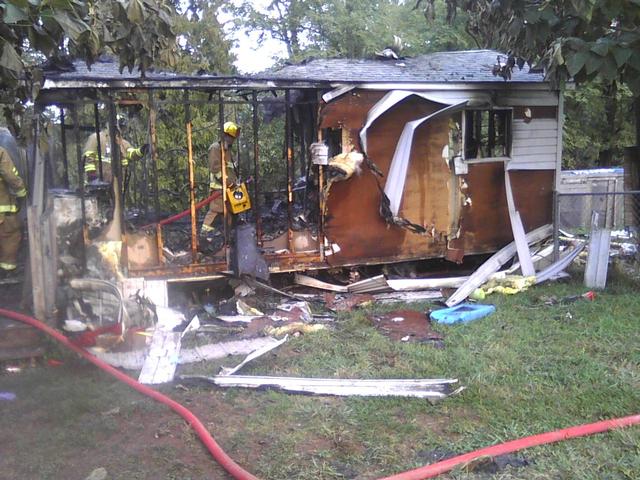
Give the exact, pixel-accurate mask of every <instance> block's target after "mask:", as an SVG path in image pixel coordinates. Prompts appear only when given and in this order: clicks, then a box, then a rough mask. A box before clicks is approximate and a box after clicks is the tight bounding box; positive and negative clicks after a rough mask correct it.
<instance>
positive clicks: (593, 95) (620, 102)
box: [562, 81, 634, 168]
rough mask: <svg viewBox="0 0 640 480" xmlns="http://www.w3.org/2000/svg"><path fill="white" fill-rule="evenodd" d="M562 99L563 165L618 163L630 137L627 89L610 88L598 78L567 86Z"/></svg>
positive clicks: (581, 165)
mask: <svg viewBox="0 0 640 480" xmlns="http://www.w3.org/2000/svg"><path fill="white" fill-rule="evenodd" d="M565 100H566V103H565V109H566V112H567V115H566V118H565V124H564V139H563V140H564V142H563V143H564V146H563V158H562V163H563V167H564V168H589V167H593V166H595V165H599V166H609V165H620V164H621V163H622V158H623V149H624V147H626V146H628V145H631V144H633V141H634V138H633V129H632V125H633V120H632V118H631V117H632V108H631V106H632V101H633V98H632V94H631V92H630V91H629V89H628V88H625V87H621V88H619V89H617V90H616V91H612V89H610V88H607V86H606V85H603V84H602V82H597V81H594V82H587V83H585V84H583V85H580V86H578V87H576V89H575V90H568V91H567V92H566V94H565ZM613 107H615V108H616V112H611V111H610V110H611V109H612V108H613ZM612 113H615V114H613V115H612Z"/></svg>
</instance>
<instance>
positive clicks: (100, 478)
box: [85, 467, 108, 480]
mask: <svg viewBox="0 0 640 480" xmlns="http://www.w3.org/2000/svg"><path fill="white" fill-rule="evenodd" d="M107 477H108V473H107V469H106V468H104V467H100V468H96V469H95V470H94V471H93V472H91V473H90V474H89V476H88V477H87V478H85V480H106V479H107Z"/></svg>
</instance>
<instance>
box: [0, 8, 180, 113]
mask: <svg viewBox="0 0 640 480" xmlns="http://www.w3.org/2000/svg"><path fill="white" fill-rule="evenodd" d="M0 15H1V16H0V49H1V51H0V92H1V93H0V102H1V103H3V104H5V105H7V106H8V107H6V108H5V114H9V115H8V116H10V115H11V112H12V111H14V110H18V111H19V110H20V109H21V108H22V104H23V102H24V101H26V100H28V99H33V98H35V96H36V94H37V92H38V88H39V85H40V81H41V79H42V71H41V69H40V67H39V66H38V64H40V63H41V62H42V61H44V60H45V59H46V60H47V61H48V62H54V63H55V62H56V61H58V60H59V59H61V58H62V57H64V56H71V57H75V58H81V59H83V60H85V61H86V62H87V63H88V64H89V65H90V64H91V63H93V62H94V61H95V60H96V59H97V57H98V56H99V55H100V54H102V53H103V52H110V53H113V54H115V55H116V56H117V57H118V58H119V60H120V67H121V69H124V68H128V69H129V70H132V69H133V68H134V67H138V68H139V69H140V70H141V72H143V73H144V72H145V71H146V70H148V69H149V68H150V67H151V65H154V64H169V65H171V64H173V63H174V61H175V35H174V33H173V30H172V27H173V20H174V16H175V5H174V3H173V2H172V1H171V0H99V1H98V0H5V1H2V2H0Z"/></svg>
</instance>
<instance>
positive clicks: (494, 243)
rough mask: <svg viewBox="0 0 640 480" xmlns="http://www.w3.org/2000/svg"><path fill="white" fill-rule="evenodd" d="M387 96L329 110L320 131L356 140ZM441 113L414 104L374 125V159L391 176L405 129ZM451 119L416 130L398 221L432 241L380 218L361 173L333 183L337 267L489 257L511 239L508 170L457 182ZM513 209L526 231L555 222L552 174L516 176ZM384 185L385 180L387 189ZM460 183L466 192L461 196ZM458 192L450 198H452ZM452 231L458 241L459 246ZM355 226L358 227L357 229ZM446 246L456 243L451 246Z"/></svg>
mask: <svg viewBox="0 0 640 480" xmlns="http://www.w3.org/2000/svg"><path fill="white" fill-rule="evenodd" d="M384 93H386V92H375V91H358V90H356V91H354V92H351V93H349V94H348V95H345V96H344V97H342V98H339V99H337V100H335V101H334V102H332V103H330V104H328V105H326V106H325V107H324V108H323V110H322V124H321V127H322V128H340V127H342V128H345V129H347V130H348V131H349V132H350V135H351V138H357V137H356V135H357V133H358V131H359V128H360V127H361V126H362V124H364V122H365V119H366V115H367V112H368V111H369V110H370V109H371V107H372V106H373V105H374V104H375V103H376V102H377V101H378V100H380V98H382V96H383V95H384ZM439 108H441V105H440V104H437V103H434V102H429V101H426V100H424V99H421V98H418V97H409V98H407V99H405V100H403V101H402V102H400V103H399V104H398V105H397V106H395V107H393V108H392V109H390V110H389V111H387V112H386V113H385V114H384V115H382V116H381V117H380V118H379V119H377V120H376V121H375V122H374V124H373V125H372V126H371V128H370V130H369V135H368V138H369V140H368V151H369V157H370V159H371V160H372V161H373V162H375V164H376V165H377V166H378V167H379V168H380V170H381V171H382V173H383V174H384V175H385V176H386V174H387V173H388V171H389V167H390V163H391V159H392V157H393V153H394V150H395V147H396V144H397V142H398V138H399V137H400V134H401V132H402V128H403V126H404V124H405V123H406V122H407V121H410V120H413V119H416V118H420V117H422V116H425V115H428V114H430V113H433V112H434V111H436V110H438V109H439ZM554 112H555V108H552V107H545V108H544V109H536V110H535V113H536V118H540V117H544V118H549V117H550V116H551V115H552V114H553V113H554ZM448 134H449V122H448V118H442V119H436V120H434V121H431V122H426V123H425V124H424V125H422V126H421V127H419V128H418V130H416V134H415V137H414V143H413V147H412V151H411V159H410V165H409V170H408V173H407V181H406V184H405V189H404V194H403V200H402V205H401V209H400V215H401V216H402V217H404V218H406V219H408V220H410V221H411V222H413V223H417V224H419V225H422V226H424V227H425V228H426V229H427V234H422V235H420V234H416V233H412V232H409V231H407V230H405V229H402V228H400V227H397V226H389V225H387V224H386V223H385V222H384V220H383V219H382V218H381V216H380V213H379V205H380V191H379V189H378V186H377V185H376V181H375V177H374V175H373V174H372V173H371V172H368V171H366V170H364V171H363V172H361V174H360V175H358V176H356V177H354V178H352V179H350V180H349V181H347V182H343V183H336V184H335V185H334V186H333V187H332V190H331V194H330V197H329V199H328V205H327V219H326V234H327V237H328V239H329V240H330V241H331V242H334V243H336V244H337V245H338V246H339V247H340V251H339V252H338V253H337V254H336V255H335V256H333V257H332V258H331V259H330V261H331V263H332V264H340V263H351V262H356V261H359V262H362V261H367V260H368V261H398V260H406V259H411V258H429V257H442V256H444V255H445V252H446V249H447V247H449V248H459V249H462V250H463V251H464V252H465V253H466V254H471V253H487V252H492V251H495V250H496V249H497V248H499V247H501V246H503V245H504V244H506V243H508V242H510V241H511V240H512V239H513V234H512V232H511V225H510V221H509V214H508V209H507V202H506V195H505V186H504V162H503V161H490V160H487V161H486V162H479V163H472V164H469V165H468V169H469V170H468V174H467V175H464V176H461V177H456V176H455V175H454V174H453V173H452V172H451V170H450V168H449V165H448V164H447V161H446V160H445V159H443V158H442V148H443V146H445V145H447V143H448ZM511 179H512V184H513V188H514V196H515V202H516V207H517V208H518V209H519V210H520V213H521V216H522V219H523V222H524V225H525V229H526V230H527V231H528V230H530V229H533V228H536V227H539V226H541V225H544V224H546V223H549V222H551V212H552V208H551V205H552V192H553V179H554V171H553V170H533V171H526V172H525V171H517V170H514V171H512V172H511ZM384 181H385V179H384V178H382V179H380V182H381V184H382V185H383V184H384ZM462 182H463V184H464V187H465V189H464V192H462V191H460V185H461V183H462ZM452 190H453V191H452ZM460 196H463V197H464V198H468V202H467V203H466V204H465V205H464V206H462V207H461V208H460V209H459V210H460V212H461V213H460V216H461V222H458V218H454V217H455V216H456V214H457V210H458V209H457V208H456V207H457V206H458V205H452V203H456V202H458V201H459V200H458V199H459V197H460ZM455 225H459V226H460V231H459V234H460V238H459V239H455V236H456V235H455V234H456V233H458V232H455V231H454V230H455V229H454V228H451V227H452V226H454V227H455ZM354 226H357V227H355V228H354ZM447 239H451V240H452V241H451V242H450V243H449V244H447Z"/></svg>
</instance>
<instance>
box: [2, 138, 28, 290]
mask: <svg viewBox="0 0 640 480" xmlns="http://www.w3.org/2000/svg"><path fill="white" fill-rule="evenodd" d="M26 196H27V189H26V188H25V185H24V182H23V181H22V179H21V178H20V175H19V174H18V170H17V169H16V166H15V165H14V163H13V160H12V159H11V156H10V155H9V152H8V151H7V150H5V149H4V148H3V147H0V277H5V278H6V277H10V276H12V275H14V274H15V272H16V270H17V267H18V250H19V249H20V240H21V239H22V222H21V221H20V218H19V216H18V212H19V210H20V206H19V202H21V200H20V199H23V198H25V197H26Z"/></svg>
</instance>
